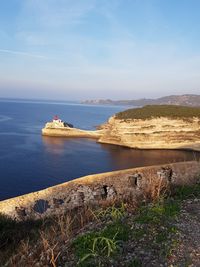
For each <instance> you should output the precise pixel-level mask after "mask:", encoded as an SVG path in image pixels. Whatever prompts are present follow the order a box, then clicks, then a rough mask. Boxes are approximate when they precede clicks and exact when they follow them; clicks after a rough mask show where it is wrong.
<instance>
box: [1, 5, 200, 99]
mask: <svg viewBox="0 0 200 267" xmlns="http://www.w3.org/2000/svg"><path fill="white" fill-rule="evenodd" d="M199 11H200V1H199V0H9V1H1V3H0V97H19V98H47V99H66V100H67V99H68V100H73V99H77V100H80V99H87V98H112V99H135V98H142V97H159V96H163V95H169V94H183V93H199V90H200V16H199Z"/></svg>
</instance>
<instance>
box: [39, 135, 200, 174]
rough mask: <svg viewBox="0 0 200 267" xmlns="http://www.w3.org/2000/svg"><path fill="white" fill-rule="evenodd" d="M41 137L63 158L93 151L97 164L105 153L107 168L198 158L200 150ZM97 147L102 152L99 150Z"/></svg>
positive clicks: (48, 147) (199, 157)
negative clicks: (156, 148)
mask: <svg viewBox="0 0 200 267" xmlns="http://www.w3.org/2000/svg"><path fill="white" fill-rule="evenodd" d="M42 140H43V144H44V146H45V149H46V151H47V152H48V153H50V154H52V155H56V156H61V157H62V156H64V157H65V158H66V157H67V156H70V155H72V154H75V153H76V156H77V157H79V155H80V153H82V152H83V151H84V153H85V157H87V155H88V154H91V153H95V154H94V155H93V156H94V157H95V158H96V160H97V161H99V164H100V162H101V163H102V161H103V158H104V157H105V155H106V158H107V164H109V166H110V170H119V169H126V168H133V167H142V166H150V165H156V164H167V163H173V162H180V161H189V160H199V159H200V153H199V152H192V151H184V150H143V149H141V150H140V149H131V148H126V147H120V146H116V145H108V144H99V143H96V141H95V140H93V139H88V138H62V137H47V136H43V138H42ZM100 151H101V153H99V152H100ZM77 160H78V159H77ZM91 164H92V162H91ZM102 171H103V170H102Z"/></svg>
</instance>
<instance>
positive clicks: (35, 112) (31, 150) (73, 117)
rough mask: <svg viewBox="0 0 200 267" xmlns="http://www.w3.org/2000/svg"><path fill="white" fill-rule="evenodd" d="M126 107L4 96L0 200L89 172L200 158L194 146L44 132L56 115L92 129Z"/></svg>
mask: <svg viewBox="0 0 200 267" xmlns="http://www.w3.org/2000/svg"><path fill="white" fill-rule="evenodd" d="M124 109H127V107H124V106H94V105H84V104H80V103H76V102H60V101H57V102H55V101H38V100H17V99H12V100H10V99H0V200H4V199H8V198H11V197H15V196H19V195H22V194H26V193H30V192H34V191H38V190H41V189H44V188H47V187H49V186H53V185H57V184H60V183H63V182H66V181H70V180H73V179H75V178H77V177H81V176H85V175H89V174H94V173H102V172H107V171H114V170H120V169H126V168H133V167H139V166H148V165H154V164H163V163H171V162H176V161H187V160H193V159H197V158H198V159H199V158H200V155H199V153H194V152H190V151H180V150H136V149H130V148H125V147H120V146H115V145H107V144H99V143H97V142H96V141H95V140H92V139H87V138H61V137H44V136H42V135H41V129H42V128H43V127H44V125H45V123H46V122H48V121H51V120H52V118H53V116H54V115H58V116H59V117H60V118H61V119H62V120H63V121H65V122H68V123H72V124H73V125H74V127H77V128H81V129H88V130H92V129H95V127H96V126H98V125H100V124H102V123H104V122H106V121H107V120H108V118H109V117H110V116H111V115H113V114H115V113H117V112H119V111H122V110H124Z"/></svg>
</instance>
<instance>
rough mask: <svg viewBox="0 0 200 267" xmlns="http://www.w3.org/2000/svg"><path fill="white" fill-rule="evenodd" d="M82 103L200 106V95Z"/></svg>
mask: <svg viewBox="0 0 200 267" xmlns="http://www.w3.org/2000/svg"><path fill="white" fill-rule="evenodd" d="M81 103H82V104H88V105H129V106H145V105H182V106H193V107H195V106H200V95H192V94H185V95H170V96H164V97H160V98H157V99H146V98H142V99H136V100H111V99H95V100H85V101H82V102H81Z"/></svg>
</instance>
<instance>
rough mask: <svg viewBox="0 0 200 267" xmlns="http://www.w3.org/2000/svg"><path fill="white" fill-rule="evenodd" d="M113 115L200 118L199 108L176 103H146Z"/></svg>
mask: <svg viewBox="0 0 200 267" xmlns="http://www.w3.org/2000/svg"><path fill="white" fill-rule="evenodd" d="M115 116H116V118H117V119H150V118H155V117H169V118H192V117H199V118H200V108H199V107H186V106H176V105H148V106H144V107H142V108H132V109H127V110H125V111H122V112H119V113H117V114H116V115H115Z"/></svg>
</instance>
